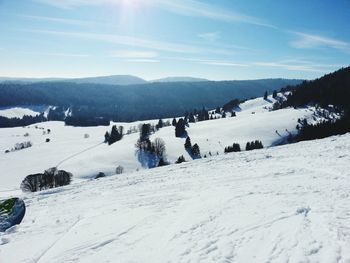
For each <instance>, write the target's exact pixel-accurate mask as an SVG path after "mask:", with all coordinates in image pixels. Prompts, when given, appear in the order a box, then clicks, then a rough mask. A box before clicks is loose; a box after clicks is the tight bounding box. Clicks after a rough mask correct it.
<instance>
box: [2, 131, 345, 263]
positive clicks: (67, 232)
mask: <svg viewBox="0 0 350 263" xmlns="http://www.w3.org/2000/svg"><path fill="white" fill-rule="evenodd" d="M349 139H350V134H347V135H343V136H337V137H331V138H327V139H323V140H315V141H310V142H302V143H297V144H293V145H285V146H280V147H273V148H268V149H262V150H256V151H251V152H241V153H233V154H227V155H222V156H215V157H213V158H210V159H203V160H196V161H192V162H188V163H183V164H180V165H171V166H167V167H162V168H157V169H152V170H144V171H140V172H135V173H130V174H123V175H116V176H112V177H108V178H102V179H99V180H86V181H76V182H74V183H73V184H71V185H69V186H67V187H62V188H60V189H54V190H48V191H43V192H40V193H34V194H22V197H23V198H24V200H25V202H26V204H27V214H26V216H25V218H24V221H23V222H22V223H21V225H19V226H17V227H16V228H15V230H14V231H9V232H5V233H3V234H0V239H4V240H6V241H7V242H4V244H2V245H0V259H1V261H0V262H11V263H17V262H39V263H44V262H50V263H51V262H52V263H55V262H325V263H329V262H340V263H349V262H350V249H349V248H350V169H349V168H350V167H349V166H350V165H349V164H350V140H349ZM55 190H59V191H55ZM14 251H15V253H14ZM4 260H5V261H4Z"/></svg>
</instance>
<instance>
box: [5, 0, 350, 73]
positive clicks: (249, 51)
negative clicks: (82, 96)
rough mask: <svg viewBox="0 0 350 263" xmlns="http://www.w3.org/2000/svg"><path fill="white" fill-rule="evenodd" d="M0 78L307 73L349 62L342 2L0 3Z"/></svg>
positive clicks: (349, 10)
mask: <svg viewBox="0 0 350 263" xmlns="http://www.w3.org/2000/svg"><path fill="white" fill-rule="evenodd" d="M0 16H1V20H0V61H1V63H0V76H10V77H83V76H101V75H115V74H132V75H137V76H140V77H143V78H145V79H156V78H161V77H166V76H194V77H204V78H208V79H213V80H222V79H258V78H276V77H283V78H306V79H313V78H316V77H319V76H322V75H323V74H325V73H328V72H331V71H334V70H336V69H338V68H340V67H343V66H348V65H349V64H350V63H349V61H350V26H349V22H350V1H349V0H333V1H328V0H323V1H319V0H307V1H305V0H303V1H301V0H295V1H284V0H282V1H277V0H274V1H272V0H255V1H253V0H251V1H247V0H206V1H199V0H0Z"/></svg>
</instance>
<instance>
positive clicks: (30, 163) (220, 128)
mask: <svg viewBox="0 0 350 263" xmlns="http://www.w3.org/2000/svg"><path fill="white" fill-rule="evenodd" d="M273 101H274V100H273V99H272V98H269V101H265V100H263V99H262V98H258V99H254V100H251V101H246V102H244V103H243V104H241V105H240V107H241V111H239V112H237V117H228V118H223V119H217V120H209V121H204V122H197V123H194V124H192V123H191V124H190V127H188V128H187V132H188V134H189V136H190V137H191V141H192V144H194V143H197V144H198V145H199V147H200V149H201V153H202V155H203V156H204V155H207V156H209V152H210V153H211V154H212V155H216V154H217V153H219V154H223V153H224V148H225V147H226V146H229V145H232V144H233V143H240V145H241V148H242V149H244V148H245V144H246V143H247V142H248V141H253V140H261V141H262V143H263V144H264V146H265V147H269V146H272V145H275V144H277V143H278V142H280V141H281V140H283V139H284V138H285V137H287V136H288V135H289V132H291V133H295V132H296V128H295V127H296V125H297V124H298V123H297V120H298V118H304V117H306V118H308V117H310V116H311V115H312V114H313V112H314V110H313V109H312V108H310V109H293V108H289V109H283V110H278V111H269V110H268V108H269V107H271V105H272V103H273ZM252 112H254V114H252ZM147 122H151V123H153V124H156V123H157V122H158V120H151V121H144V122H134V123H116V125H123V126H124V131H127V130H128V128H129V127H132V126H136V127H137V126H138V125H139V124H141V123H147ZM47 129H50V130H51V133H50V134H43V133H44V132H45V131H46V130H47ZM110 129H111V127H103V126H102V127H69V126H64V123H63V122H44V123H38V124H34V125H30V126H28V127H25V128H22V127H20V128H6V129H0V156H1V158H0V167H1V169H2V173H1V174H0V196H6V195H8V194H9V193H10V192H11V191H13V190H15V191H17V190H18V189H19V185H20V183H21V181H22V180H23V179H24V178H25V176H27V175H28V174H32V173H40V172H43V171H44V170H45V169H48V168H50V167H53V166H56V165H57V164H60V163H61V162H62V161H63V160H65V161H64V162H63V163H61V164H60V166H59V168H60V169H64V170H67V171H69V172H71V173H73V175H74V178H75V179H76V180H78V179H79V178H83V179H86V178H93V177H94V176H96V175H97V174H98V173H99V172H104V173H105V174H106V175H113V174H114V173H115V169H116V167H117V166H119V165H121V166H123V167H124V172H126V173H131V172H134V171H136V170H142V169H145V167H143V166H142V165H141V163H140V161H139V160H138V156H137V154H136V151H135V147H134V145H135V143H136V142H137V139H138V138H139V134H138V133H132V134H129V135H125V136H124V138H123V139H122V140H121V141H119V142H117V143H115V144H113V145H111V146H108V145H107V144H103V143H102V142H103V140H104V134H105V132H106V131H107V130H110ZM25 133H29V136H28V137H24V136H23V135H24V134H25ZM85 134H88V135H89V138H84V135H85ZM157 137H159V138H161V139H163V140H164V141H165V144H166V153H167V160H168V161H169V162H171V163H174V162H175V161H176V160H177V158H178V157H179V156H180V155H184V157H185V159H186V160H191V157H190V156H189V155H188V153H187V151H186V150H185V148H184V143H185V139H184V138H176V137H175V130H174V127H173V126H170V127H164V128H162V129H160V130H159V131H158V132H156V133H155V134H153V135H152V136H151V140H154V139H155V138H157ZM46 138H49V139H50V142H49V143H46V142H45V140H46ZM23 141H31V142H32V144H33V146H32V147H30V148H28V149H24V150H21V151H17V152H11V153H7V154H5V153H4V152H5V151H6V150H7V149H11V148H12V147H13V146H14V145H15V144H16V143H19V142H23ZM9 191H10V192H9Z"/></svg>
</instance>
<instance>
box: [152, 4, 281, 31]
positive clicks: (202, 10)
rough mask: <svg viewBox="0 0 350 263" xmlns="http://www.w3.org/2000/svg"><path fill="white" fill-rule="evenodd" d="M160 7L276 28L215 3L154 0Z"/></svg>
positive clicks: (215, 18) (181, 12)
mask: <svg viewBox="0 0 350 263" xmlns="http://www.w3.org/2000/svg"><path fill="white" fill-rule="evenodd" d="M153 1H154V2H156V3H157V4H158V5H159V7H160V8H164V9H166V10H168V11H170V12H173V13H176V14H179V15H185V16H192V17H203V18H208V19H212V20H218V21H225V22H239V23H246V24H252V25H258V26H263V27H270V28H276V27H275V26H274V25H271V24H269V23H268V22H266V21H264V20H263V19H260V18H257V17H254V16H249V15H246V14H243V13H239V12H234V11H228V10H225V9H221V8H218V7H216V6H214V5H210V4H207V3H203V2H200V1H195V0H153Z"/></svg>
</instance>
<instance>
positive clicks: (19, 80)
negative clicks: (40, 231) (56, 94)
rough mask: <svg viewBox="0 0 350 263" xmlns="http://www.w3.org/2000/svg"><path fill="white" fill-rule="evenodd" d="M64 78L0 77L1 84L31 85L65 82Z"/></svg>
mask: <svg viewBox="0 0 350 263" xmlns="http://www.w3.org/2000/svg"><path fill="white" fill-rule="evenodd" d="M64 80H65V79H64V78H16V77H0V83H13V84H30V83H36V82H49V81H64Z"/></svg>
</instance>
